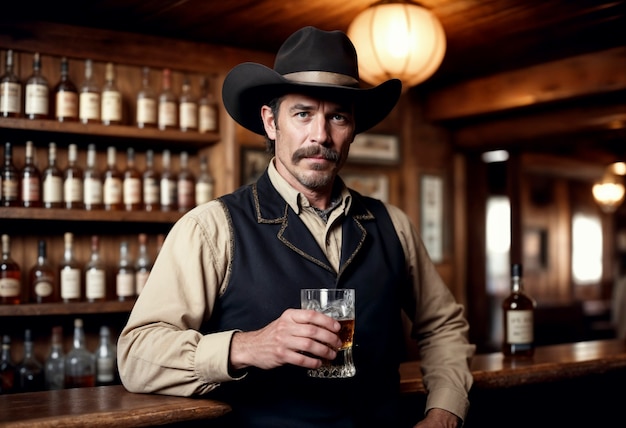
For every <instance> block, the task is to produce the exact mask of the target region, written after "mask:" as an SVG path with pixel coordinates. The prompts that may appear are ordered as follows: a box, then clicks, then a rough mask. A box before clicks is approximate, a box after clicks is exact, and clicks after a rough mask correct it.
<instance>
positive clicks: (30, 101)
mask: <svg viewBox="0 0 626 428" xmlns="http://www.w3.org/2000/svg"><path fill="white" fill-rule="evenodd" d="M25 87H26V88H25V91H24V92H25V93H26V95H25V100H24V114H25V115H26V117H27V118H28V119H47V118H48V116H49V114H50V111H49V109H50V86H49V84H48V79H46V78H45V77H43V76H42V75H41V56H40V55H39V52H35V54H34V55H33V73H32V74H31V75H30V77H29V78H28V79H26V84H25Z"/></svg>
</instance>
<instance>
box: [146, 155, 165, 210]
mask: <svg viewBox="0 0 626 428" xmlns="http://www.w3.org/2000/svg"><path fill="white" fill-rule="evenodd" d="M142 181H143V207H144V210H146V211H158V210H159V209H160V204H161V202H160V200H161V198H160V193H161V190H160V185H161V183H160V182H159V175H158V174H157V172H156V171H155V170H154V151H152V150H151V149H148V150H147V151H146V169H145V171H144V172H143V174H142Z"/></svg>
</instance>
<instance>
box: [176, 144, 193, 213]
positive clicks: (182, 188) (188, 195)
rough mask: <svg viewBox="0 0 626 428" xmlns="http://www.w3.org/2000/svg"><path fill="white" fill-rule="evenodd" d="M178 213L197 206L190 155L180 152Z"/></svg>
mask: <svg viewBox="0 0 626 428" xmlns="http://www.w3.org/2000/svg"><path fill="white" fill-rule="evenodd" d="M176 195H177V201H178V202H177V206H178V211H180V212H186V211H189V210H190V209H192V208H193V207H195V206H196V179H195V177H194V176H193V174H192V172H191V171H190V170H189V155H188V154H187V152H185V151H182V152H180V167H179V171H178V180H177V181H176Z"/></svg>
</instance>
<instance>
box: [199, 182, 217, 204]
mask: <svg viewBox="0 0 626 428" xmlns="http://www.w3.org/2000/svg"><path fill="white" fill-rule="evenodd" d="M212 199H213V185H212V184H211V183H201V182H197V183H196V204H197V205H200V204H203V203H205V202H209V201H210V200H212Z"/></svg>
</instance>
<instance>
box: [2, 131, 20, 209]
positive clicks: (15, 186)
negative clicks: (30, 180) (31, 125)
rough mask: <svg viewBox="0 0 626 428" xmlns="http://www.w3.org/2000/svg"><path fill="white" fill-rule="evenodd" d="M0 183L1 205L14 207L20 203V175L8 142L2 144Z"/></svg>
mask: <svg viewBox="0 0 626 428" xmlns="http://www.w3.org/2000/svg"><path fill="white" fill-rule="evenodd" d="M0 183H2V192H1V193H0V194H1V195H2V198H0V200H1V202H2V206H4V207H16V206H18V205H21V203H20V195H19V193H20V175H19V172H18V170H17V168H16V167H15V165H14V164H13V145H12V144H11V143H9V142H7V143H5V144H4V166H3V167H2V174H1V175H0Z"/></svg>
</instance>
